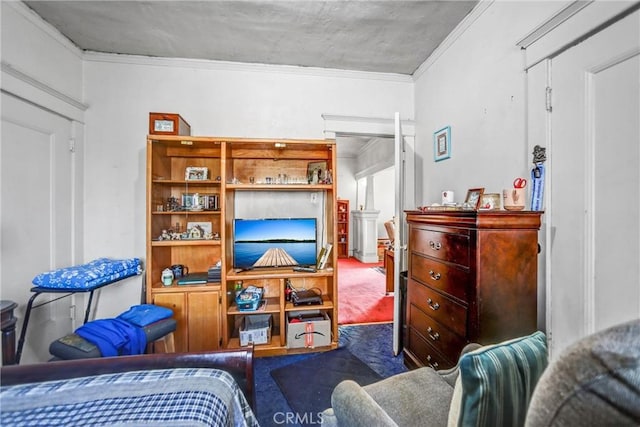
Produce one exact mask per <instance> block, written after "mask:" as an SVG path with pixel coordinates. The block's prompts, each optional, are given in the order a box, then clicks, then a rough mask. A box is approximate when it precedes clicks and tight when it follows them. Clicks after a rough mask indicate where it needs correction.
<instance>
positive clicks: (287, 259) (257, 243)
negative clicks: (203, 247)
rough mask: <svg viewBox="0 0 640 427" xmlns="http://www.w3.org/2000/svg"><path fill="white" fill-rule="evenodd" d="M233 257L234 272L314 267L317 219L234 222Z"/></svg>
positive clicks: (237, 219) (268, 219)
mask: <svg viewBox="0 0 640 427" xmlns="http://www.w3.org/2000/svg"><path fill="white" fill-rule="evenodd" d="M233 255H234V258H233V267H234V268H242V269H249V268H258V267H287V266H296V265H299V266H315V265H316V219H315V218H262V219H239V218H236V219H235V220H234V224H233Z"/></svg>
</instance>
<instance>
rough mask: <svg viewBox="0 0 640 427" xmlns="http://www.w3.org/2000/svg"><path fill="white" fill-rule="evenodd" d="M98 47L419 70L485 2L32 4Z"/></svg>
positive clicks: (86, 46) (82, 43) (81, 42)
mask: <svg viewBox="0 0 640 427" xmlns="http://www.w3.org/2000/svg"><path fill="white" fill-rule="evenodd" d="M25 3H26V4H27V5H28V6H29V7H30V8H32V9H33V10H34V11H35V12H36V13H37V14H38V15H40V16H41V17H42V18H43V19H45V20H46V21H48V22H49V23H50V24H52V25H53V26H54V27H56V28H57V29H58V30H59V31H60V32H61V33H62V34H64V35H65V36H66V37H68V38H69V39H70V40H71V41H72V42H73V43H75V44H76V45H77V46H78V47H79V48H81V49H83V50H88V51H95V52H107V53H120V54H132V55H144V56H157V57H168V58H195V59H208V60H218V61H232V62H243V63H260V64H275V65H296V66H304V67H319V68H329V69H341V70H357V71H372V72H382V73H398V74H406V75H410V74H413V72H414V71H416V69H417V68H418V67H419V66H420V65H421V64H422V63H423V62H424V61H425V60H426V59H427V58H428V57H429V55H430V54H431V52H433V50H434V49H435V48H437V47H438V45H439V44H440V43H441V42H442V40H444V38H445V37H446V36H447V35H448V34H449V33H450V32H451V31H452V30H453V29H454V28H455V27H456V25H457V24H458V23H459V22H460V21H461V20H462V19H463V18H464V17H465V16H466V15H467V14H468V13H469V12H470V11H471V9H472V8H473V7H474V6H475V4H476V3H477V2H476V1H395V0H388V1H349V0H346V1H313V0H308V1H25Z"/></svg>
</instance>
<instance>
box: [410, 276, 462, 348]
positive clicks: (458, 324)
mask: <svg viewBox="0 0 640 427" xmlns="http://www.w3.org/2000/svg"><path fill="white" fill-rule="evenodd" d="M407 301H408V303H409V305H410V306H411V305H415V306H416V307H418V308H419V309H421V310H422V311H423V312H425V313H429V316H430V317H432V318H433V319H435V320H437V321H438V322H440V323H442V324H444V325H447V327H448V328H449V329H451V330H452V331H454V332H455V333H456V334H458V335H460V336H463V337H466V336H467V308H466V307H465V306H464V305H462V304H458V303H456V302H454V301H453V300H451V299H450V298H447V297H445V296H444V295H442V294H440V293H438V292H436V291H434V290H432V289H430V288H428V287H427V286H424V285H421V284H420V283H418V282H416V281H415V280H410V281H409V286H408V289H407Z"/></svg>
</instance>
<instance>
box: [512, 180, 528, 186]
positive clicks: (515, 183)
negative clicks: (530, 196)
mask: <svg viewBox="0 0 640 427" xmlns="http://www.w3.org/2000/svg"><path fill="white" fill-rule="evenodd" d="M526 185H527V180H526V179H524V178H516V179H514V180H513V186H514V188H524V187H525V186H526Z"/></svg>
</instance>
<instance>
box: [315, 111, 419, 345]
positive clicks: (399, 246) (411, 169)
mask: <svg viewBox="0 0 640 427" xmlns="http://www.w3.org/2000/svg"><path fill="white" fill-rule="evenodd" d="M396 116H397V117H398V121H397V123H399V125H400V126H399V127H400V128H401V129H402V130H401V133H402V137H403V139H404V155H403V156H402V158H401V159H400V160H401V161H404V172H405V176H404V179H402V180H399V181H400V182H402V183H403V184H404V188H401V189H400V190H399V194H398V195H396V197H395V199H396V202H395V203H396V204H398V203H400V199H402V203H400V205H401V206H415V200H416V187H415V178H414V177H415V130H416V126H415V122H414V121H413V120H399V116H400V115H399V113H396V114H395V115H394V117H392V118H380V117H359V116H342V115H335V114H322V118H323V120H324V125H325V126H324V134H325V137H326V138H328V139H335V138H336V137H339V136H341V135H344V136H371V137H375V136H385V137H390V138H394V136H395V134H396ZM397 162H398V158H397V156H396V159H394V168H395V169H396V170H398V168H399V165H398V164H396V163H397ZM406 227H407V225H406V221H405V220H404V217H402V218H397V228H398V230H397V231H398V233H397V237H396V242H395V245H396V246H395V249H396V251H398V252H396V256H395V259H394V261H395V262H394V290H395V292H394V326H395V327H394V332H393V353H394V355H398V354H399V353H400V352H401V351H402V349H401V348H399V347H400V345H399V344H400V343H399V341H400V334H399V331H398V325H400V324H401V319H400V315H401V309H400V302H401V301H400V299H401V297H402V295H401V292H399V290H400V273H401V272H402V271H404V270H406V268H407V266H406V256H403V254H404V252H405V251H406V246H407V245H406V242H404V241H400V239H401V238H404V236H406ZM398 255H400V256H398Z"/></svg>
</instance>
